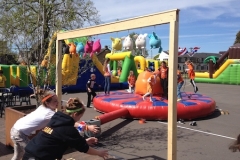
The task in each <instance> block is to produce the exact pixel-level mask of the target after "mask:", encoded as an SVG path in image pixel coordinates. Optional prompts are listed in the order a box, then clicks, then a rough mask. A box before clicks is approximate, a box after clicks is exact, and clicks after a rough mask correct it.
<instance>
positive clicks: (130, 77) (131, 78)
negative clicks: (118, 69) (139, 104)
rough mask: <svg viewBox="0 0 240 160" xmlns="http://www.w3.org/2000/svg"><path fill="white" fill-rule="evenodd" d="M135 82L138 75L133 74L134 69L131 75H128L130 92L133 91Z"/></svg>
mask: <svg viewBox="0 0 240 160" xmlns="http://www.w3.org/2000/svg"><path fill="white" fill-rule="evenodd" d="M135 82H136V77H135V75H134V74H133V71H130V72H129V76H128V85H129V90H128V91H129V92H130V93H133V92H134V89H135Z"/></svg>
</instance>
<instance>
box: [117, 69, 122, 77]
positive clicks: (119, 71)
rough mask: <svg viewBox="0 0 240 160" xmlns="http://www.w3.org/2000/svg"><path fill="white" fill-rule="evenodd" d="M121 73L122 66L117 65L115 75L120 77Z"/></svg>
mask: <svg viewBox="0 0 240 160" xmlns="http://www.w3.org/2000/svg"><path fill="white" fill-rule="evenodd" d="M121 73H122V67H118V71H117V75H118V76H119V77H120V75H121Z"/></svg>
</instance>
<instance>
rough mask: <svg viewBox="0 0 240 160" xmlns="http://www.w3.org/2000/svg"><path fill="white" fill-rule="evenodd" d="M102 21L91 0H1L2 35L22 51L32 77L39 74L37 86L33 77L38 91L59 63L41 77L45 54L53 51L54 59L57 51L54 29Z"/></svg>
mask: <svg viewBox="0 0 240 160" xmlns="http://www.w3.org/2000/svg"><path fill="white" fill-rule="evenodd" d="M99 23H100V19H99V15H98V11H97V9H96V8H95V7H94V4H93V2H92V1H91V0H18V1H16V0H0V36H1V37H2V39H3V40H4V41H7V42H8V43H9V44H11V45H12V47H13V48H17V50H18V51H19V53H22V54H21V60H22V61H25V62H26V64H27V67H28V71H29V72H28V74H29V76H30V79H31V80H32V79H33V78H36V86H34V85H33V83H32V81H31V83H32V88H33V89H34V91H35V88H36V87H39V86H40V83H41V82H43V81H44V83H45V84H46V83H47V81H48V78H49V77H48V76H49V72H51V70H54V67H55V66H54V65H53V64H51V63H49V64H48V66H47V74H46V77H44V79H41V77H40V75H41V72H43V70H42V68H41V62H42V60H43V59H44V55H46V54H47V53H48V52H51V54H50V56H48V61H49V62H51V61H52V60H51V58H52V57H51V55H53V54H55V39H54V38H52V37H53V36H54V33H55V32H57V31H60V30H62V29H65V30H68V29H76V28H81V27H83V26H85V25H93V24H99ZM50 40H52V42H53V43H52V44H51V45H49V42H50ZM31 64H35V65H37V68H38V70H37V71H38V73H37V74H36V77H33V76H34V75H33V74H32V73H31V69H30V65H31ZM36 98H38V97H36ZM37 102H39V101H38V99H37Z"/></svg>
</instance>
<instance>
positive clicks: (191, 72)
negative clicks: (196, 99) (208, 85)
mask: <svg viewBox="0 0 240 160" xmlns="http://www.w3.org/2000/svg"><path fill="white" fill-rule="evenodd" d="M185 65H186V66H187V67H188V68H187V69H186V71H187V72H188V78H189V79H190V83H191V84H192V86H193V88H194V92H195V93H197V91H198V87H197V85H196V83H195V81H194V78H195V72H194V69H193V68H194V67H193V63H192V62H191V61H190V60H187V61H186V62H185Z"/></svg>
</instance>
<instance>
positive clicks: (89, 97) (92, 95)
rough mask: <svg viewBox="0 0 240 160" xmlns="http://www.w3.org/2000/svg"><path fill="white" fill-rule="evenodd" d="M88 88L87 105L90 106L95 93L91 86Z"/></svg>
mask: <svg viewBox="0 0 240 160" xmlns="http://www.w3.org/2000/svg"><path fill="white" fill-rule="evenodd" d="M90 89H91V92H89V91H87V95H88V101H87V107H90V105H91V102H92V100H93V98H94V97H95V96H96V95H97V94H96V92H95V91H94V89H92V88H90Z"/></svg>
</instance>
